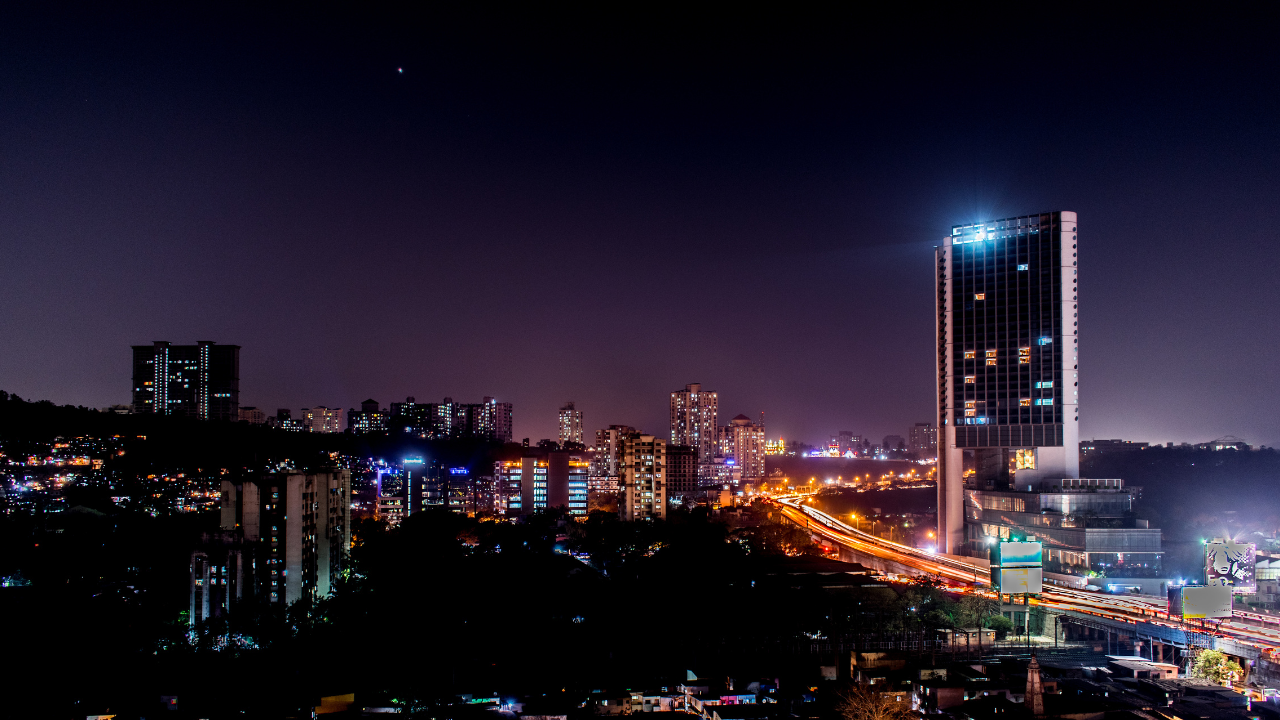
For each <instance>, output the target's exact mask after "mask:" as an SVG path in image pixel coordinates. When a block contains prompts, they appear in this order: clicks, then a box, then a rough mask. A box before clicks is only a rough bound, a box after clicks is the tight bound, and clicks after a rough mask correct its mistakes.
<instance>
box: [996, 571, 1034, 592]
mask: <svg viewBox="0 0 1280 720" xmlns="http://www.w3.org/2000/svg"><path fill="white" fill-rule="evenodd" d="M1043 573H1044V571H1043V570H1041V569H1040V568H1038V567H1025V568H1007V567H1002V568H1000V592H1002V593H1039V592H1040V583H1041V580H1042V579H1043V577H1044V575H1043Z"/></svg>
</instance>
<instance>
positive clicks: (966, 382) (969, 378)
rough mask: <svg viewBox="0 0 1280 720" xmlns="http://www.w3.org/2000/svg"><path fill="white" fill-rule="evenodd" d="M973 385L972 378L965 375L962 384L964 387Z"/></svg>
mask: <svg viewBox="0 0 1280 720" xmlns="http://www.w3.org/2000/svg"><path fill="white" fill-rule="evenodd" d="M973 383H974V379H973V376H972V375H965V376H964V384H965V385H972V384H973Z"/></svg>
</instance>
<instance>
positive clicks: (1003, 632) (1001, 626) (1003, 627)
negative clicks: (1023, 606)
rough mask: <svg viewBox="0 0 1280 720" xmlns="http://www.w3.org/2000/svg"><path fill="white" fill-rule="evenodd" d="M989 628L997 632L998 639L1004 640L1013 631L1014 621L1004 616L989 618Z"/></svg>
mask: <svg viewBox="0 0 1280 720" xmlns="http://www.w3.org/2000/svg"><path fill="white" fill-rule="evenodd" d="M987 627H988V628H991V629H992V630H995V631H996V639H997V640H1003V639H1005V637H1007V636H1008V635H1009V633H1010V632H1012V631H1013V621H1012V620H1010V619H1009V618H1007V617H1005V616H1003V615H993V616H991V617H990V618H987Z"/></svg>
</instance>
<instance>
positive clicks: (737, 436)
mask: <svg viewBox="0 0 1280 720" xmlns="http://www.w3.org/2000/svg"><path fill="white" fill-rule="evenodd" d="M720 454H721V455H722V456H723V457H724V458H725V460H726V462H730V461H731V462H732V464H734V465H736V466H737V468H738V469H739V470H740V471H741V477H742V482H744V483H758V482H760V481H761V480H763V479H764V426H763V425H757V424H756V423H753V422H751V418H749V417H747V416H746V415H739V416H737V417H735V418H734V419H732V420H730V421H729V424H728V425H726V426H724V427H722V428H720Z"/></svg>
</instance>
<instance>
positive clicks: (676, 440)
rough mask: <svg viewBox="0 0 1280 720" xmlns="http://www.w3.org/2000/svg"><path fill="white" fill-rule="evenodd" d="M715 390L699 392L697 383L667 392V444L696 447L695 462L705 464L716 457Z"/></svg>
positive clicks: (699, 385)
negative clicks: (669, 395)
mask: <svg viewBox="0 0 1280 720" xmlns="http://www.w3.org/2000/svg"><path fill="white" fill-rule="evenodd" d="M718 403H719V400H718V399H717V396H716V393H714V392H711V391H706V392H703V390H702V385H701V384H700V383H691V384H689V385H685V386H684V390H677V391H675V392H673V393H671V444H672V445H688V446H690V447H693V448H697V450H698V462H699V463H706V462H709V461H710V460H711V459H712V458H714V457H715V456H716V453H717V451H718V448H717V447H716V441H717V439H718V438H717V436H716V431H717V429H718V426H717V425H716V409H717V404H718Z"/></svg>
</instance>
